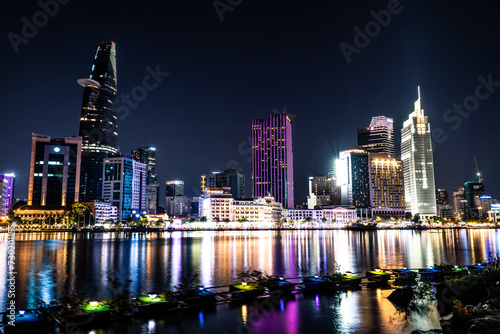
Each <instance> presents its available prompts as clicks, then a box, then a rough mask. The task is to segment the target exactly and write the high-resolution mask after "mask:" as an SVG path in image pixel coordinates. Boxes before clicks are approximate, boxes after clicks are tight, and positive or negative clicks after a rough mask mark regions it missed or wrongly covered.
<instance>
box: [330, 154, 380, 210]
mask: <svg viewBox="0 0 500 334" xmlns="http://www.w3.org/2000/svg"><path fill="white" fill-rule="evenodd" d="M335 168H336V176H337V185H338V186H339V187H340V188H341V196H342V205H353V206H355V207H356V208H357V209H369V208H370V205H371V204H370V158H369V154H368V152H366V151H364V150H356V149H353V150H346V151H342V152H340V154H339V159H338V160H337V161H336V162H335ZM369 211H370V210H362V211H361V210H358V212H359V213H360V216H361V215H362V214H363V215H364V213H363V212H367V213H369Z"/></svg>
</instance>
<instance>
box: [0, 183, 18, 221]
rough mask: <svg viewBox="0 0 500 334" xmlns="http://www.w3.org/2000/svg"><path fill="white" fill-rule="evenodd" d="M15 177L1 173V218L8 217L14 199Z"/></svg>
mask: <svg viewBox="0 0 500 334" xmlns="http://www.w3.org/2000/svg"><path fill="white" fill-rule="evenodd" d="M14 180H15V175H14V174H12V173H10V174H3V173H0V216H6V215H7V214H8V211H9V209H10V208H11V207H12V204H13V203H12V199H13V198H14V197H13V196H14Z"/></svg>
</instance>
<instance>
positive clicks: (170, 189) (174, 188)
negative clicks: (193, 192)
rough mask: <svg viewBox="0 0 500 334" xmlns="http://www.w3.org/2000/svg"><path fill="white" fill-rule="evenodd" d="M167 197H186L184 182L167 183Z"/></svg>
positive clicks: (170, 181) (173, 181)
mask: <svg viewBox="0 0 500 334" xmlns="http://www.w3.org/2000/svg"><path fill="white" fill-rule="evenodd" d="M165 196H167V197H174V196H184V181H181V180H169V181H167V182H166V183H165Z"/></svg>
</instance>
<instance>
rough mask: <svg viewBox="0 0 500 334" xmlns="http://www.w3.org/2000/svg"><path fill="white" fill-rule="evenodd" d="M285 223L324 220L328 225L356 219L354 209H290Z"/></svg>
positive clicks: (350, 221)
mask: <svg viewBox="0 0 500 334" xmlns="http://www.w3.org/2000/svg"><path fill="white" fill-rule="evenodd" d="M286 218H287V221H293V222H300V221H303V220H311V221H316V222H321V221H323V218H326V222H328V223H340V224H346V223H352V222H355V221H356V219H357V215H356V209H355V208H354V207H352V208H346V207H334V208H323V209H316V210H302V209H290V210H287V211H286Z"/></svg>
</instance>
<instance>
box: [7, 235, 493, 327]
mask: <svg viewBox="0 0 500 334" xmlns="http://www.w3.org/2000/svg"><path fill="white" fill-rule="evenodd" d="M0 240H1V241H0V251H2V250H4V252H3V254H6V247H7V246H6V244H7V243H6V240H7V235H6V234H1V235H0ZM16 240H17V242H16V271H17V273H18V274H17V277H16V288H17V291H16V302H17V305H18V306H19V307H29V305H28V304H29V303H33V302H34V301H35V300H36V299H42V300H44V301H45V302H50V301H51V300H54V299H56V298H59V297H61V296H63V295H65V294H67V293H70V292H73V291H76V292H79V293H81V294H86V295H88V296H89V297H90V296H91V297H93V298H98V299H100V298H104V297H106V296H108V292H109V290H110V284H109V281H108V277H117V278H119V279H120V280H121V281H122V282H123V281H124V280H125V279H126V278H130V279H131V280H132V284H131V288H132V290H133V292H135V293H145V292H149V291H162V290H165V289H168V288H172V287H173V286H175V285H177V284H179V283H180V282H181V280H182V277H189V276H191V275H193V273H195V272H196V273H198V274H199V278H200V283H201V284H203V285H204V286H206V287H210V286H214V285H224V284H229V283H234V282H235V279H236V275H237V274H238V273H239V272H241V271H243V270H244V269H246V268H252V269H258V270H262V271H264V272H266V273H269V274H275V275H280V276H284V277H297V276H300V275H314V274H316V273H318V272H321V271H323V272H334V271H336V264H338V265H340V270H341V271H352V272H354V273H356V272H361V271H364V270H369V269H373V268H376V267H380V268H402V267H408V268H425V267H429V266H431V265H434V264H436V263H438V264H439V263H443V262H447V263H453V264H456V265H467V264H471V263H476V262H479V261H481V260H483V259H486V258H487V257H488V255H489V254H490V253H492V254H498V253H500V233H499V232H498V230H435V231H434V230H432V231H431V230H428V231H404V230H395V231H390V230H389V231H377V232H375V231H359V232H358V231H341V230H328V231H250V232H242V231H224V232H211V231H210V232H200V231H197V232H173V233H168V232H165V233H156V234H141V233H98V234H72V233H23V234H17V235H16ZM5 263H6V261H4V264H3V265H0V275H2V276H3V277H7V267H6V265H5ZM4 282H5V280H4ZM2 291H4V292H5V291H6V284H3V285H1V286H0V292H2ZM354 295H355V294H354ZM1 296H2V297H1V298H0V307H6V302H7V300H6V293H1ZM349 298H351V299H352V298H358V297H355V296H354V297H351V296H346V297H345V302H346V303H347V304H348V303H351V302H353V301H352V300H351V299H349ZM285 306H286V307H287V308H288V307H290V305H289V304H288V303H287V304H286V305H285ZM285 313H286V312H285ZM340 316H342V317H345V319H349V316H348V314H347V313H342V314H340Z"/></svg>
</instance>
